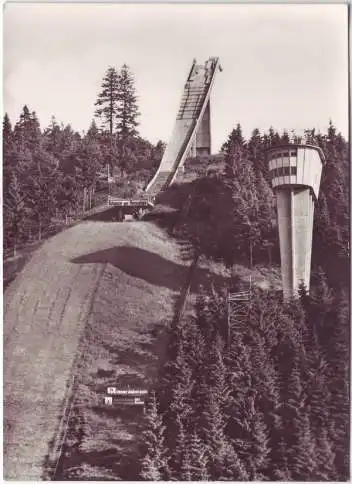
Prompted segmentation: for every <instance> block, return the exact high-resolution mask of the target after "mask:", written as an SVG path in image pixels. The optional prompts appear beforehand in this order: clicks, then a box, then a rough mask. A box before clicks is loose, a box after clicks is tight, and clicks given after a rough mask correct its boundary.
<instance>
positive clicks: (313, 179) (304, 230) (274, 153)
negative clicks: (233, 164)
mask: <svg viewBox="0 0 352 484" xmlns="http://www.w3.org/2000/svg"><path fill="white" fill-rule="evenodd" d="M268 161H269V171H270V174H271V180H272V187H273V190H274V192H275V195H276V201H277V218H278V227H279V239H280V256H281V273H282V284H283V294H284V299H285V300H289V299H291V298H293V297H296V296H297V294H298V288H299V285H300V284H301V283H302V282H303V283H304V285H305V287H306V289H307V291H309V286H310V270H311V254H312V238H313V217H314V203H315V202H316V201H317V200H318V196H319V188H320V179H321V173H322V168H323V165H324V163H325V156H324V153H323V151H322V150H321V149H320V148H319V147H318V146H314V145H309V144H289V145H282V146H275V147H273V148H270V149H269V150H268Z"/></svg>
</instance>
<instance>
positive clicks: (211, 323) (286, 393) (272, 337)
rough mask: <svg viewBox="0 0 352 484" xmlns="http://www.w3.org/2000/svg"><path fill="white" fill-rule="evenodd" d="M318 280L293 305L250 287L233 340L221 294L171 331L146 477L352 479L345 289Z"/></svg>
mask: <svg viewBox="0 0 352 484" xmlns="http://www.w3.org/2000/svg"><path fill="white" fill-rule="evenodd" d="M320 282H321V285H317V286H316V288H315V289H314V290H313V291H312V293H311V295H310V296H309V297H308V296H304V297H303V298H302V300H301V301H297V302H293V303H291V304H287V305H283V304H282V302H281V301H280V298H278V297H277V294H274V293H270V292H266V293H263V292H259V291H254V293H253V295H252V300H251V306H250V308H249V310H248V316H247V317H246V318H245V319H243V320H242V321H240V320H238V321H236V324H234V325H233V327H232V328H231V329H232V331H231V338H230V341H229V340H228V338H227V336H226V335H227V315H226V307H227V303H226V295H225V293H221V292H213V294H212V295H206V294H201V295H200V296H199V298H198V303H197V316H196V317H195V318H192V319H187V320H184V321H182V322H180V323H178V324H177V325H176V326H175V327H174V328H173V329H172V335H171V338H170V340H171V344H170V348H169V352H168V354H169V355H170V356H169V359H168V362H167V365H166V367H165V371H164V376H163V379H162V382H161V388H160V390H159V391H158V396H157V398H154V397H153V398H152V399H151V402H150V407H149V410H148V413H147V419H146V420H147V421H146V433H145V441H144V444H145V449H144V452H145V454H144V458H143V460H142V463H141V477H142V478H143V479H147V480H160V479H164V480H165V479H170V478H171V479H175V480H282V481H286V480H343V479H346V478H347V477H348V461H349V459H348V447H349V446H348V429H349V424H348V420H349V410H348V409H349V404H348V380H347V378H348V361H349V360H348V355H349V350H348V335H349V310H348V297H347V294H346V293H342V294H340V295H336V294H333V293H331V292H330V291H329V289H328V288H327V284H326V281H325V279H324V278H323V279H321V281H320ZM322 328H323V329H324V330H323V331H322Z"/></svg>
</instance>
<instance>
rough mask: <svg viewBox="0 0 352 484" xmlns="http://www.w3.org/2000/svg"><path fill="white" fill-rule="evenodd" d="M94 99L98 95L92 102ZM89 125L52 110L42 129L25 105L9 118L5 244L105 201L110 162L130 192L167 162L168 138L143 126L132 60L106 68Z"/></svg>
mask: <svg viewBox="0 0 352 484" xmlns="http://www.w3.org/2000/svg"><path fill="white" fill-rule="evenodd" d="M92 104H93V102H92ZM95 105H96V111H95V118H94V119H93V121H92V122H91V125H90V127H89V129H88V131H87V132H86V133H79V132H77V131H75V130H73V129H72V127H71V126H70V125H64V124H62V123H60V122H58V121H57V120H56V118H55V116H53V117H52V119H51V122H50V124H49V126H47V127H45V128H44V129H41V127H40V123H39V119H38V117H37V115H36V112H35V111H31V109H30V108H29V107H28V106H27V105H26V106H24V107H23V110H22V112H21V114H20V117H19V120H18V121H17V122H16V123H15V125H14V126H13V125H12V123H11V120H10V119H9V116H8V115H7V114H5V116H4V119H3V200H4V211H3V214H4V217H3V220H4V244H5V247H14V246H16V245H18V244H22V243H25V242H27V241H28V240H31V239H33V237H35V238H37V239H38V238H39V239H40V238H41V233H42V231H45V229H47V227H48V225H51V224H57V225H59V226H60V224H62V223H65V222H67V220H69V218H70V217H72V218H78V217H79V216H81V215H82V214H83V213H84V212H85V211H86V210H88V209H90V208H92V207H93V206H94V205H97V204H99V203H100V204H101V203H105V202H106V199H107V193H108V182H107V177H108V168H107V167H108V166H109V168H110V170H109V173H110V176H115V178H116V183H114V189H115V192H116V193H117V194H118V195H120V196H122V197H129V196H131V195H133V194H135V193H136V192H137V191H138V190H140V189H141V188H143V187H144V185H145V184H146V182H147V181H148V180H149V179H150V178H151V176H152V175H153V173H154V172H155V170H156V168H157V166H158V164H159V163H160V160H161V157H162V154H163V150H164V145H163V143H162V142H161V141H160V142H159V143H157V145H156V146H154V145H153V144H152V143H150V142H148V141H147V140H145V139H143V138H142V137H141V136H140V135H139V133H138V129H137V127H138V121H137V119H138V115H139V113H138V109H137V97H136V95H135V88H134V79H133V75H132V73H131V72H130V70H129V68H128V66H126V65H124V66H122V68H121V69H120V70H117V69H115V68H113V67H110V68H108V69H107V72H106V74H105V76H104V78H103V81H102V88H101V92H99V94H98V97H97V101H96V103H95Z"/></svg>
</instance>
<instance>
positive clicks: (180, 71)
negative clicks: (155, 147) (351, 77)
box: [3, 3, 348, 151]
mask: <svg viewBox="0 0 352 484" xmlns="http://www.w3.org/2000/svg"><path fill="white" fill-rule="evenodd" d="M3 21H4V111H7V112H8V113H9V115H10V118H11V121H12V122H13V123H15V122H16V121H17V120H18V117H19V114H20V112H21V110H22V107H23V105H24V104H27V105H28V106H29V108H30V109H31V110H35V111H36V112H37V114H38V117H39V120H40V123H41V127H42V128H43V127H45V126H47V125H48V124H49V121H50V117H51V116H52V115H53V114H54V115H55V116H56V118H57V120H58V121H60V122H61V121H62V122H63V123H65V124H68V123H70V124H71V125H72V127H73V128H74V129H76V130H79V131H82V130H87V129H88V127H89V125H90V123H91V121H92V118H93V114H94V102H95V100H96V96H97V94H98V92H99V87H100V83H101V80H102V77H103V76H104V73H105V71H106V69H107V67H108V66H109V65H112V66H115V67H117V68H118V67H120V66H121V65H122V64H123V63H127V64H128V65H129V66H130V68H131V70H132V72H133V73H134V75H135V80H136V88H137V93H138V96H139V106H140V111H141V117H140V132H141V135H142V136H144V137H146V138H147V139H149V140H150V141H152V142H156V141H157V140H158V139H162V140H164V141H167V140H168V138H169V136H170V133H171V129H172V125H173V123H174V121H175V117H176V112H177V109H178V105H179V102H180V97H181V91H182V88H183V84H184V82H185V80H186V76H187V74H188V71H189V69H190V66H191V63H192V59H193V58H194V57H195V58H196V59H197V61H199V62H204V61H205V60H206V59H207V58H208V57H210V56H219V57H220V63H221V64H222V67H223V72H221V73H220V72H219V73H218V75H217V79H216V82H215V85H214V90H213V94H212V135H213V143H214V150H215V151H216V150H217V149H218V148H219V147H220V145H221V144H222V143H223V142H224V141H225V139H226V137H227V135H228V134H229V132H230V131H231V129H232V128H233V127H234V125H235V123H237V122H240V123H241V125H242V127H243V131H244V134H245V135H246V136H248V135H249V134H250V133H251V131H252V130H253V129H254V128H256V127H258V128H259V129H261V130H267V129H268V128H269V127H270V126H271V125H272V126H274V127H275V128H277V129H279V130H282V129H284V128H286V129H297V130H303V129H304V128H312V127H316V128H318V129H321V130H322V131H323V130H325V129H326V126H327V124H328V121H329V118H331V119H332V120H333V122H334V123H335V125H336V126H337V128H338V129H339V130H340V131H342V133H343V134H344V135H345V136H347V134H348V97H347V96H348V91H347V82H348V77H347V7H346V6H345V5H243V4H242V5H240V4H237V5H236V4H232V5H231V4H223V5H206V4H202V5H199V4H198V5H197V4H189V5H187V4H178V5H177V4H150V5H142V4H135V5H133V4H118V5H114V4H105V5H94V4H93V5H92V4H91V5H88V4H86V5H83V4H72V5H70V4H66V5H63V4H61V5H60V4H47V5H43V4H38V5H34V4H33V5H31V4H9V3H7V4H6V6H5V10H4V20H3Z"/></svg>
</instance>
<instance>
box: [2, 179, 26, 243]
mask: <svg viewBox="0 0 352 484" xmlns="http://www.w3.org/2000/svg"><path fill="white" fill-rule="evenodd" d="M25 199H26V195H25V193H24V191H23V187H22V186H21V184H20V181H19V179H18V176H17V174H16V172H15V171H14V172H12V173H11V174H10V175H9V181H8V184H7V186H6V191H5V190H4V239H5V241H6V242H7V243H9V244H11V245H13V246H14V247H16V245H17V244H18V241H19V238H20V235H21V232H22V225H23V222H24V221H25V219H26V217H27V215H28V213H29V210H28V207H27V206H26V203H25Z"/></svg>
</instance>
